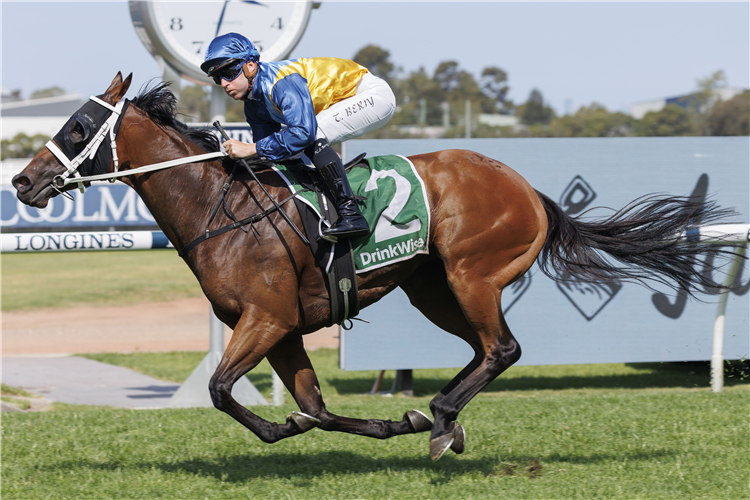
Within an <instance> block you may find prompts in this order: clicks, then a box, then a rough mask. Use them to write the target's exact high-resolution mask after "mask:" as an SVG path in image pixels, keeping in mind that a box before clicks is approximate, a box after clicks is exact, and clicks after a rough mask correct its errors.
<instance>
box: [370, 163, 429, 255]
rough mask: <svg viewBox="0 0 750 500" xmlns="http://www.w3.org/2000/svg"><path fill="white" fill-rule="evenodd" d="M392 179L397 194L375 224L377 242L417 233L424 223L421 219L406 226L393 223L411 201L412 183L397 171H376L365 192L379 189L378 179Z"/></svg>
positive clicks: (371, 176)
mask: <svg viewBox="0 0 750 500" xmlns="http://www.w3.org/2000/svg"><path fill="white" fill-rule="evenodd" d="M386 177H390V178H392V179H393V180H394V182H395V183H396V194H395V195H393V199H392V200H391V203H390V204H389V205H388V208H386V209H385V210H384V211H383V213H382V214H380V217H379V218H378V222H377V224H375V242H376V243H378V242H381V241H385V240H390V239H391V238H398V237H399V236H403V235H405V234H410V233H416V232H417V231H419V230H420V229H422V223H421V222H420V220H419V219H414V220H412V221H409V222H407V223H406V224H395V223H394V222H393V221H394V220H395V219H396V217H397V216H398V214H399V212H401V210H403V209H404V207H405V206H406V202H407V201H408V200H409V194H410V193H411V183H410V182H409V181H408V180H406V179H405V178H404V177H403V176H402V175H401V174H399V173H398V172H396V171H395V170H374V171H373V172H372V174H371V175H370V179H369V180H368V181H367V185H366V186H365V192H368V191H372V190H374V189H377V188H378V179H385V178H386Z"/></svg>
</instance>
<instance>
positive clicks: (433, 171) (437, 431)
mask: <svg viewBox="0 0 750 500" xmlns="http://www.w3.org/2000/svg"><path fill="white" fill-rule="evenodd" d="M131 77H132V74H131V75H129V76H128V77H127V78H125V79H124V80H123V78H122V75H121V74H120V73H118V74H117V76H116V77H115V78H114V79H113V80H112V83H111V84H110V86H109V88H108V89H107V90H106V92H105V93H104V94H103V95H101V96H98V98H93V97H92V101H90V102H89V103H87V104H86V105H84V107H83V108H82V109H81V111H79V112H78V113H76V114H75V115H73V117H72V118H71V120H70V121H69V122H68V124H67V125H66V126H65V127H64V128H63V130H62V131H61V133H60V134H58V135H57V136H55V138H54V140H53V141H51V143H48V147H46V148H44V149H42V150H41V151H40V152H39V153H38V154H37V155H36V156H35V157H34V159H33V160H32V161H31V163H30V164H29V165H28V166H27V167H26V168H25V169H24V170H23V171H22V172H21V173H19V174H18V175H16V176H15V177H14V178H13V181H12V182H13V185H14V186H15V188H16V189H17V192H18V193H17V196H18V199H19V200H20V201H22V202H23V203H25V204H27V205H30V206H34V207H38V208H43V207H45V206H46V205H47V203H48V201H49V199H50V198H52V197H54V196H56V195H58V194H60V193H63V194H67V193H64V192H65V191H67V190H70V189H73V188H74V187H75V184H76V183H75V182H73V183H70V184H68V185H63V184H64V183H63V182H61V180H62V178H63V177H68V176H70V175H76V172H74V171H72V170H76V169H78V168H80V170H81V171H80V172H79V173H80V174H81V175H91V174H92V169H94V168H95V167H96V166H97V163H96V161H97V160H98V159H99V160H100V159H102V158H103V160H102V161H99V163H98V165H99V167H100V168H101V169H102V170H100V172H101V171H107V172H113V171H114V170H118V171H119V172H121V173H126V174H127V173H129V172H133V171H135V170H136V169H138V168H141V167H144V166H147V165H150V164H154V162H166V161H169V160H174V159H178V158H183V157H190V156H193V155H201V154H204V153H206V152H207V151H208V152H217V151H219V150H220V145H219V142H218V139H217V138H216V137H215V136H214V135H213V134H211V133H210V131H208V130H207V129H202V130H195V129H190V128H188V127H187V126H186V125H185V124H183V123H181V122H179V121H178V120H177V119H176V118H175V106H176V98H175V97H174V95H173V94H172V93H171V92H170V91H169V89H168V87H167V86H166V85H165V84H160V85H156V86H151V88H149V87H146V88H145V89H143V90H142V91H141V92H140V93H139V95H138V96H137V97H135V98H134V99H133V100H132V102H129V105H128V106H127V107H126V108H124V111H123V108H122V107H120V108H118V107H117V106H120V105H121V104H122V103H124V102H128V101H127V100H125V99H123V97H124V95H125V93H126V92H127V90H128V88H129V86H130V82H131ZM87 106H89V107H88V108H87ZM92 109H93V110H94V111H91V110H92ZM97 109H98V110H103V112H104V115H105V116H103V117H100V118H97V117H96V116H94V115H96V110H97ZM118 109H119V110H120V111H117V110H118ZM115 112H117V113H121V116H119V121H118V123H116V124H115V125H114V126H113V125H112V123H111V122H108V123H110V125H108V126H106V127H104V126H103V125H102V123H104V121H105V119H109V118H108V117H111V115H112V113H115ZM105 129H108V130H105ZM115 129H116V132H117V134H116V136H115V135H114V131H115ZM103 130H104V132H102V131H103ZM100 132H102V133H100ZM106 133H110V134H111V136H110V137H111V143H112V144H111V146H112V148H111V149H112V152H109V151H108V149H107V147H106V146H105V147H102V148H100V149H99V150H97V149H96V147H93V145H94V143H95V142H97V141H98V142H99V143H105V144H106V141H105V140H104V139H102V137H104V138H105V139H106ZM62 142H67V143H68V144H67V146H65V145H64V144H62ZM97 147H98V145H97ZM65 148H67V149H65ZM71 148H72V149H71ZM55 149H57V150H58V151H57V152H53V150H55ZM60 150H64V151H65V150H67V151H69V153H65V152H64V151H63V154H64V155H65V156H61V155H60ZM70 151H72V153H70ZM82 151H83V153H81V152H82ZM79 153H80V155H79V156H80V157H81V158H83V157H87V158H92V157H93V158H94V161H93V162H92V161H91V160H89V161H88V162H87V161H83V162H82V163H81V165H77V164H75V162H73V164H71V162H70V161H66V158H67V160H71V158H70V156H71V155H73V156H75V155H76V154H79ZM113 155H114V159H113V158H112V156H113ZM76 158H78V157H76ZM409 159H410V160H411V162H412V163H413V164H414V167H415V168H416V170H417V171H418V173H419V175H420V176H421V177H422V179H423V181H424V185H425V191H426V194H427V197H428V200H429V206H430V207H431V217H430V227H429V241H430V244H429V249H428V250H429V253H427V254H423V255H418V256H415V257H414V258H412V259H410V260H406V261H401V262H397V263H395V264H392V265H389V266H386V267H382V268H379V269H375V270H372V271H369V272H365V273H363V274H359V275H357V285H358V290H359V299H360V303H361V306H362V307H367V306H368V305H370V304H372V303H374V302H376V301H378V300H379V299H380V298H382V297H383V296H384V295H385V294H387V293H389V292H391V291H392V290H393V289H395V288H396V287H401V288H402V289H403V290H404V291H405V292H406V295H407V296H408V297H409V300H410V302H411V304H412V305H413V306H414V307H416V308H417V309H418V310H419V311H420V312H422V313H423V314H424V315H425V316H426V317H427V318H428V319H429V320H430V321H432V322H433V323H435V324H436V325H437V326H438V327H440V328H442V329H444V330H446V331H448V332H450V333H451V334H453V335H456V336H458V337H460V338H461V339H463V340H464V341H466V342H467V343H468V344H469V345H470V346H471V348H472V349H473V351H474V357H473V359H472V360H471V362H470V363H469V364H468V365H467V366H466V367H465V368H464V369H462V370H461V371H460V373H458V375H456V377H455V378H454V379H453V380H451V381H450V382H449V383H448V385H447V386H445V388H443V389H442V390H441V391H440V393H439V394H437V396H436V397H435V398H434V399H432V401H431V402H430V405H429V406H430V410H431V412H432V415H433V418H434V421H432V420H431V419H430V418H429V417H428V416H426V415H425V414H424V413H422V412H419V411H417V410H410V411H407V412H406V413H405V415H404V416H403V418H402V419H401V420H400V421H390V420H376V419H372V420H361V419H354V418H348V417H343V416H339V415H335V414H333V413H331V412H329V411H328V410H327V409H326V406H325V403H324V401H323V398H322V395H321V392H320V388H319V384H318V380H317V378H316V375H315V371H314V370H313V367H312V364H311V363H310V360H309V358H308V356H307V354H306V352H305V349H304V345H303V339H302V336H303V335H305V334H308V333H312V332H315V331H317V330H319V329H321V328H323V327H326V326H329V325H331V323H332V321H331V313H330V310H329V302H328V291H327V289H326V284H325V279H324V275H323V272H322V271H321V270H320V269H319V267H318V266H317V264H316V262H315V261H314V259H313V255H312V253H311V252H310V249H309V248H308V247H307V246H306V245H305V243H304V242H303V240H302V239H301V238H300V237H299V236H298V235H297V234H296V233H295V231H293V229H292V226H291V225H290V224H289V220H287V219H285V218H284V217H282V214H281V213H280V212H279V211H275V212H272V213H268V214H267V216H266V217H265V219H264V220H262V221H259V222H255V223H254V224H253V230H252V231H239V230H234V231H228V232H226V233H224V234H222V235H221V236H219V237H215V238H211V239H206V240H205V241H203V242H202V243H201V244H199V245H197V246H195V247H194V248H192V250H191V251H189V252H187V253H186V254H184V255H182V257H183V259H184V260H185V263H186V264H187V265H188V266H189V267H190V269H191V270H192V272H193V273H194V274H195V276H196V278H197V279H198V281H199V283H200V285H201V288H202V289H203V292H204V293H205V294H206V297H208V299H209V301H210V302H211V305H212V307H213V309H214V311H215V313H216V315H217V316H218V317H219V319H221V320H222V321H223V322H224V323H226V324H227V325H228V326H229V327H231V328H232V329H233V330H234V334H233V335H232V338H231V341H230V342H229V345H228V346H227V348H226V351H225V353H224V356H223V358H222V360H221V362H220V364H219V366H218V368H217V369H216V372H215V373H214V374H213V376H212V377H211V380H210V382H209V391H210V394H211V398H212V401H213V403H214V405H215V407H216V408H218V409H219V410H221V411H224V412H226V413H227V414H229V415H230V416H232V417H233V418H234V419H236V420H237V421H238V422H240V423H241V424H242V425H244V426H245V427H247V428H248V429H250V430H251V431H252V432H253V433H255V434H256V435H257V436H258V437H259V438H260V439H261V440H263V441H264V442H267V443H272V442H275V441H278V440H280V439H283V438H287V437H290V436H294V435H297V434H300V433H303V432H306V431H308V430H310V429H312V428H314V427H320V428H321V429H323V430H326V431H339V432H348V433H353V434H360V435H364V436H370V437H374V438H379V439H385V438H390V437H393V436H397V435H401V434H408V433H414V432H422V431H427V430H431V435H430V455H431V457H432V459H433V460H437V459H438V458H440V457H441V456H442V455H443V453H445V452H446V451H447V450H448V449H451V450H452V451H453V452H455V453H461V452H463V450H464V442H465V430H464V428H463V426H461V425H460V424H459V423H458V422H457V421H456V419H457V417H458V415H459V413H460V412H461V410H462V409H463V408H464V407H465V406H466V405H467V404H468V403H469V401H470V400H471V399H472V398H473V397H474V396H476V395H477V393H479V392H480V391H481V390H482V389H483V388H484V387H485V386H486V385H487V384H488V383H490V382H491V381H492V380H494V379H495V378H496V377H497V376H499V375H500V374H501V373H503V371H505V370H506V369H507V368H508V367H510V366H511V365H513V363H515V362H516V361H517V360H518V359H519V358H520V356H521V347H520V346H519V344H518V342H517V341H516V339H515V338H514V337H513V334H512V333H511V331H510V329H509V328H508V324H507V323H506V321H505V318H504V317H503V313H502V308H501V301H502V295H503V290H504V289H505V288H506V287H508V286H509V285H511V284H512V283H513V282H514V281H516V280H518V279H519V278H521V277H522V276H523V275H524V273H526V272H527V271H528V270H529V268H530V267H531V266H532V264H533V263H534V262H535V261H538V262H539V265H540V268H541V269H542V270H543V271H544V272H545V274H547V275H548V276H550V277H551V278H553V279H556V280H559V281H565V280H569V279H575V280H578V281H581V280H583V281H588V282H608V281H613V280H625V281H635V282H643V280H648V279H656V280H658V281H661V282H663V283H667V284H669V285H670V286H672V287H673V288H674V289H678V290H687V291H689V292H690V293H691V294H692V293H696V292H698V291H700V287H710V286H714V287H715V286H721V285H717V284H716V283H714V282H713V281H712V280H711V278H710V277H707V276H706V275H705V274H703V273H701V272H698V271H696V268H697V266H695V264H696V263H698V262H699V259H700V257H701V256H702V254H706V253H708V252H714V254H713V255H715V252H716V250H715V249H708V247H707V246H703V245H694V244H690V243H689V242H686V241H685V240H684V239H681V238H680V237H679V235H680V234H682V233H683V232H684V231H686V230H687V229H688V228H690V227H694V226H697V225H700V224H705V223H707V222H711V221H713V220H718V219H720V218H723V217H726V216H727V215H728V214H730V213H731V211H729V210H725V209H721V208H719V207H717V206H716V205H715V204H713V203H712V202H705V201H703V200H696V199H693V198H690V197H672V196H666V195H660V196H656V195H650V196H646V197H643V198H639V199H638V200H635V201H634V202H632V203H631V204H629V205H627V206H626V207H624V208H623V209H621V210H619V211H616V212H614V213H613V215H611V216H610V217H608V218H606V220H596V221H586V220H581V219H577V218H572V217H570V216H568V215H567V214H565V212H564V211H563V210H562V209H561V208H560V207H559V206H558V205H557V204H555V203H554V202H553V201H552V200H551V199H550V198H548V197H547V196H545V195H544V194H542V193H539V192H537V191H536V190H535V189H534V188H532V187H531V186H530V185H529V184H528V183H527V182H526V180H524V179H523V178H522V177H521V176H520V175H519V174H518V173H516V172H515V171H513V170H512V169H511V168H510V167H508V166H507V165H504V164H503V163H500V162H499V161H496V160H493V159H491V158H487V157H485V156H483V155H481V154H478V153H475V152H471V151H462V150H446V151H438V152H433V153H428V154H421V155H417V156H413V157H410V158H409ZM233 163H234V162H233V161H231V160H229V159H228V158H226V157H225V158H222V159H211V160H206V161H201V162H197V163H192V164H189V165H181V166H176V167H174V168H171V169H164V170H158V171H151V172H138V171H136V173H132V175H129V176H125V177H123V178H122V180H123V182H125V183H126V184H127V185H129V186H130V187H132V188H133V189H135V190H136V192H137V193H138V195H139V196H140V197H141V199H142V200H143V202H144V203H145V204H146V206H147V207H148V209H149V210H150V211H151V214H152V215H153V217H154V218H155V219H156V221H157V223H158V224H159V226H160V227H161V229H162V230H163V232H164V234H165V235H166V236H167V237H168V238H169V240H170V242H171V243H172V244H173V245H174V247H175V248H176V249H184V248H185V246H186V245H188V244H189V243H190V242H192V241H194V240H195V239H196V238H198V237H199V236H200V235H201V234H203V233H204V232H205V225H206V223H207V221H208V219H209V217H210V214H211V212H212V208H213V207H214V206H215V204H216V200H217V198H218V196H219V194H220V193H221V191H222V187H223V186H224V185H225V184H226V183H227V180H228V177H229V175H230V173H229V172H230V170H231V168H232V166H233ZM257 178H258V179H259V181H260V182H261V183H262V185H263V186H265V189H266V190H267V191H268V193H270V195H271V196H272V197H273V198H274V199H276V200H285V199H286V200H288V198H289V195H290V192H289V190H288V188H287V186H286V184H285V183H284V182H282V180H281V179H280V177H279V176H278V175H277V174H276V173H275V172H274V171H273V170H270V169H265V170H264V169H260V170H258V172H257ZM237 180H238V181H239V182H237V183H233V184H231V188H230V189H229V190H228V192H226V195H225V207H231V211H233V212H235V213H237V214H239V215H245V214H253V213H256V212H259V211H260V212H263V211H265V210H266V208H265V207H268V205H269V200H268V198H267V197H266V196H265V194H264V192H263V191H262V189H261V186H259V185H258V184H256V183H253V182H249V177H248V176H247V174H245V175H243V176H239V177H238V178H237ZM83 184H84V185H85V184H87V182H84V183H83ZM68 196H69V194H68ZM286 200H285V201H286ZM282 203H285V202H282ZM293 205H294V204H289V206H288V217H289V218H290V220H291V222H293V223H294V224H296V225H297V226H299V225H300V223H301V221H300V217H299V214H298V212H297V211H296V209H295V208H294V206H293ZM229 213H230V212H229V211H228V210H220V211H219V212H218V214H216V216H217V218H216V220H215V223H216V224H218V225H225V224H231V223H232V221H233V217H232V216H230V214H229ZM239 215H238V216H239ZM713 261H714V260H712V262H713ZM268 276H271V277H272V278H271V279H270V280H269V279H268ZM264 357H265V358H268V360H269V362H270V364H271V366H272V367H273V369H274V370H275V371H276V373H278V375H279V376H280V378H281V379H282V381H283V382H284V384H285V386H286V388H287V389H288V390H289V392H290V393H291V395H292V396H293V397H294V399H295V401H296V403H297V404H298V406H299V408H300V410H301V412H293V413H292V414H291V415H289V416H288V417H287V419H286V422H284V423H281V424H279V423H274V422H269V421H266V420H264V419H262V418H260V417H258V416H257V415H255V414H254V413H252V412H251V411H250V410H249V409H247V408H245V407H243V406H242V405H240V404H239V403H238V402H237V401H235V400H234V399H233V398H232V394H231V389H232V386H233V384H234V383H235V382H236V381H237V380H238V379H239V378H240V377H242V376H244V375H245V374H246V373H247V372H248V371H250V370H252V369H253V368H254V367H255V366H257V365H258V363H259V362H260V361H261V360H262V359H263V358H264Z"/></svg>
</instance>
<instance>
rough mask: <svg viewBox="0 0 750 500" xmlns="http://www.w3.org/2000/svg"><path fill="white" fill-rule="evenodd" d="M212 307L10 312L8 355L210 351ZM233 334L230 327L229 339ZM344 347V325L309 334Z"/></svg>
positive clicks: (317, 343)
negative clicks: (341, 339)
mask: <svg viewBox="0 0 750 500" xmlns="http://www.w3.org/2000/svg"><path fill="white" fill-rule="evenodd" d="M209 310H210V309H209V304H208V300H206V299H205V298H197V299H182V300H177V301H174V302H161V303H150V304H137V305H134V306H127V307H82V308H72V309H37V310H32V311H18V312H5V313H3V315H2V355H3V357H9V356H39V355H62V354H72V353H94V352H137V351H141V352H150V351H208V347H209ZM231 335H232V331H231V330H230V329H229V328H227V327H225V330H224V342H225V343H228V342H229V339H230V338H231ZM338 345H339V342H338V327H330V328H326V329H323V330H321V331H319V332H316V333H313V334H311V335H307V336H305V346H306V347H307V348H308V349H318V348H321V347H330V348H336V347H338Z"/></svg>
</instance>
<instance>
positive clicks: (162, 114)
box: [132, 80, 220, 152]
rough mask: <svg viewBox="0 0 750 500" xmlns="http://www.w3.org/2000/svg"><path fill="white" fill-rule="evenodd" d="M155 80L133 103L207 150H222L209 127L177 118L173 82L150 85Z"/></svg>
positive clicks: (159, 121) (160, 123)
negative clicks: (188, 123) (195, 125)
mask: <svg viewBox="0 0 750 500" xmlns="http://www.w3.org/2000/svg"><path fill="white" fill-rule="evenodd" d="M152 82H153V80H152V81H151V82H149V83H147V84H146V85H144V86H143V87H141V90H140V91H139V92H138V95H137V96H136V97H135V98H134V99H133V101H132V103H133V105H134V106H136V107H137V108H138V109H140V110H141V111H143V112H145V113H146V114H147V115H148V116H149V118H151V119H152V120H153V121H154V122H155V123H157V124H159V125H162V126H165V127H170V128H173V129H175V130H177V131H178V132H179V133H180V134H182V135H183V136H184V137H185V138H186V139H188V140H189V141H190V142H192V143H193V144H195V145H197V146H199V147H200V148H201V149H203V150H204V151H207V152H214V151H220V143H219V139H218V138H217V137H216V136H215V135H214V134H213V132H212V131H211V130H212V129H210V128H208V127H200V128H193V127H188V126H187V125H185V124H184V123H183V122H181V121H179V120H178V119H177V118H176V115H177V110H176V108H177V97H176V96H175V95H174V94H173V93H172V91H171V90H169V86H170V85H171V82H161V83H159V84H157V85H155V86H153V87H150V85H151V84H152Z"/></svg>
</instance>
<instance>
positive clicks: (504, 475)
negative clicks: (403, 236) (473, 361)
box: [1, 349, 750, 499]
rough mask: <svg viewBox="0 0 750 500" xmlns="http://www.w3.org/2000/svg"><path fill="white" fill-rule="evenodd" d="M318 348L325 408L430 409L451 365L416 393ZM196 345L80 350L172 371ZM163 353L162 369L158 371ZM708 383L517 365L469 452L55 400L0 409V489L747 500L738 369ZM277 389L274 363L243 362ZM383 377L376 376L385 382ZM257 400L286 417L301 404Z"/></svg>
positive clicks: (487, 405) (97, 493)
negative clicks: (41, 406)
mask: <svg viewBox="0 0 750 500" xmlns="http://www.w3.org/2000/svg"><path fill="white" fill-rule="evenodd" d="M310 354H311V359H312V361H313V364H314V365H315V366H316V369H317V372H318V376H319V378H320V381H321V387H322V391H323V395H324V397H325V399H326V402H327V405H328V409H329V410H330V411H332V412H334V413H337V414H340V415H346V416H350V417H356V418H382V419H392V420H397V419H400V418H401V417H402V415H403V412H404V411H405V410H407V409H410V408H418V409H420V410H422V411H425V412H428V411H429V410H428V404H429V400H430V398H431V396H432V395H433V394H434V392H436V388H439V387H440V386H442V385H444V384H445V383H446V382H447V381H448V380H449V378H450V377H451V376H452V375H453V374H454V370H417V371H415V374H414V375H415V377H414V389H415V393H416V394H417V396H418V397H415V398H410V399H407V398H403V397H400V396H398V395H397V396H394V397H382V396H368V395H363V394H362V393H363V392H366V391H368V390H369V389H370V387H371V385H372V381H373V378H374V375H375V372H372V373H370V372H342V371H340V370H338V368H337V358H336V351H335V350H325V349H324V350H319V351H314V352H312V353H310ZM202 356H203V353H165V354H158V353H139V354H129V355H104V354H102V355H89V357H92V358H95V359H100V360H103V361H109V362H116V363H117V364H122V365H126V366H131V367H133V368H136V369H139V370H140V371H143V372H147V373H149V372H150V373H151V374H152V375H155V374H159V373H161V374H162V378H166V379H169V380H175V381H180V380H181V379H183V378H184V377H186V376H187V374H189V373H190V371H191V370H192V368H193V367H194V366H195V365H196V364H197V362H199V361H200V359H201V358H202ZM153 365H158V368H157V369H152V367H153ZM731 374H734V375H733V376H731V377H729V378H728V379H727V389H726V391H725V392H724V393H722V394H713V393H711V392H710V390H709V389H708V388H707V382H708V376H709V373H708V367H707V366H706V365H705V364H700V363H679V364H671V363H669V364H662V363H653V364H648V365H621V364H613V365H581V366H549V367H513V368H511V369H510V370H508V372H507V373H506V374H504V375H502V376H501V377H500V379H498V380H497V381H495V382H493V383H492V384H491V385H490V386H489V387H488V388H487V389H486V390H485V391H484V392H482V393H481V394H480V395H479V396H477V397H476V398H475V399H474V400H473V401H472V402H471V403H470V404H469V405H468V406H467V408H466V409H465V410H464V411H463V412H462V413H461V416H460V418H459V420H460V421H461V422H462V423H463V424H464V426H465V427H466V430H467V444H466V452H465V453H464V454H463V455H454V454H452V453H448V454H447V455H446V456H444V457H443V458H442V459H441V460H440V461H439V462H437V463H433V462H432V461H431V460H430V459H429V456H428V450H427V448H428V435H427V434H419V435H409V436H400V437H397V438H393V439H390V440H384V441H378V440H374V439H369V438H364V437H360V436H353V435H348V434H341V433H324V432H323V431H320V430H317V429H316V430H313V431H311V432H308V433H307V434H304V435H302V436H296V437H294V438H290V439H287V440H284V441H281V442H279V443H276V444H273V445H268V444H264V443H262V442H261V441H260V440H258V439H257V438H256V437H255V436H254V435H253V434H252V433H250V432H249V431H248V430H247V429H245V428H244V427H242V426H241V425H240V424H238V423H237V422H235V421H234V420H232V419H231V418H230V417H228V416H227V415H225V414H223V413H221V412H218V411H216V410H214V409H210V408H206V409H179V410H177V409H175V410H153V411H135V410H123V409H111V408H98V407H76V406H73V405H57V409H58V410H61V411H55V412H44V413H26V414H19V413H13V414H6V415H4V416H3V426H2V440H3V441H2V442H3V457H2V458H3V460H2V491H1V492H2V496H3V498H185V499H191V498H269V499H272V498H273V499H275V498H293V499H296V498H315V497H320V498H326V499H338V498H342V499H352V498H362V499H387V498H398V499H402V498H432V499H447V498H461V499H464V498H466V499H473V498H691V499H692V498H734V497H737V498H743V497H746V496H747V483H748V479H750V454H748V451H750V450H748V447H749V443H750V440H749V439H748V438H750V430H749V428H748V415H747V408H748V396H750V390H748V389H749V386H748V383H747V378H743V377H744V375H743V368H742V367H734V368H732V369H731V372H730V375H731ZM251 380H253V383H254V384H255V385H256V387H258V388H259V389H260V390H261V392H263V393H264V395H265V396H266V397H270V384H271V382H270V367H268V365H267V364H266V363H264V364H262V365H261V366H259V367H258V368H257V369H256V370H254V371H253V372H251ZM387 384H388V380H386V381H385V383H384V386H386V387H387V386H388V385H387ZM286 401H287V403H288V404H286V405H284V406H282V407H255V408H253V409H252V410H253V411H254V412H255V413H257V414H258V415H260V416H261V417H263V418H265V419H268V420H271V421H276V422H281V421H283V420H284V418H285V415H286V414H287V413H289V412H290V411H292V410H295V409H296V405H293V404H291V401H290V399H289V398H287V400H286Z"/></svg>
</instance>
